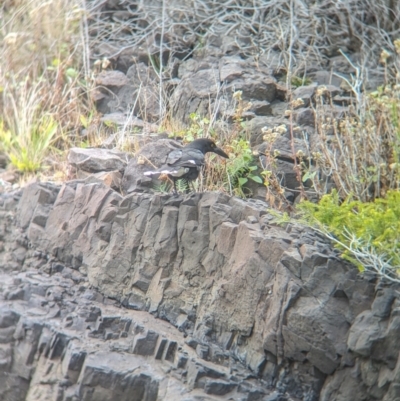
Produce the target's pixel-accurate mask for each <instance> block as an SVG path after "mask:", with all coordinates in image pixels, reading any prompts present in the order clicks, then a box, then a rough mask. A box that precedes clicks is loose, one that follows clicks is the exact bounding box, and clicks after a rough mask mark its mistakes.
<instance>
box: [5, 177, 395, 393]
mask: <svg viewBox="0 0 400 401" xmlns="http://www.w3.org/2000/svg"><path fill="white" fill-rule="evenodd" d="M3 198H4V197H3ZM16 203H18V211H17V221H18V227H19V228H18V230H17V229H16V228H13V227H15V224H14V223H13V220H11V219H14V218H15V217H14V213H13V210H14V207H15V204H16ZM2 217H3V218H2V222H3V223H2V238H1V239H2V241H3V246H2V253H1V258H2V259H1V266H2V271H3V279H2V296H1V305H2V306H1V308H0V309H1V310H2V313H3V311H4V313H3V314H2V318H1V320H0V321H1V324H0V327H1V334H2V338H3V341H2V348H1V349H2V361H3V362H2V365H1V366H3V368H2V371H3V374H2V379H1V380H2V381H3V383H5V384H6V385H5V387H3V386H1V387H2V388H6V389H11V388H12V389H15V388H18V389H19V392H20V393H21V394H22V395H23V394H27V397H36V398H27V399H45V398H38V397H39V396H37V395H34V394H36V393H35V392H36V391H37V392H38V393H37V394H41V395H40V397H42V394H45V391H49V393H48V394H50V393H51V394H54V392H55V391H57V392H58V393H59V394H61V395H60V396H59V397H60V398H58V399H60V400H72V399H75V398H73V397H78V398H77V399H82V400H92V399H98V398H97V397H98V396H99V393H98V392H99V391H101V392H102V394H107V395H104V399H112V398H113V397H114V398H115V397H121V398H120V399H125V398H124V397H127V395H126V394H128V393H129V389H132V388H141V389H142V390H140V394H142V395H141V396H140V397H141V398H140V397H139V396H138V398H137V399H138V400H142V399H143V400H152V399H157V397H158V399H160V400H161V399H165V400H168V399H171V400H175V399H176V400H178V399H187V400H189V399H195V398H194V397H195V396H196V395H199V394H203V395H202V397H214V398H215V397H216V399H221V397H222V398H223V397H228V398H230V399H234V400H256V399H269V400H272V399H276V400H289V399H300V400H304V401H306V400H307V401H311V400H314V401H316V400H324V401H328V400H329V401H339V400H340V401H347V400H350V399H351V400H354V401H358V400H371V401H372V400H384V401H392V400H395V399H396V397H399V394H398V388H399V387H398V383H399V374H398V370H399V366H400V365H399V362H398V354H399V344H398V341H397V333H398V318H397V314H398V313H397V310H398V308H399V299H398V292H396V289H395V288H394V287H393V285H388V284H385V283H382V282H379V283H377V282H375V280H374V279H373V277H370V276H368V275H363V276H360V275H359V274H358V272H357V270H356V269H355V268H354V267H352V266H350V265H348V264H346V263H345V262H343V261H342V260H340V259H338V258H337V255H336V254H335V253H334V252H333V251H332V249H331V247H330V245H329V244H328V243H327V242H326V241H325V240H324V239H323V238H321V237H319V236H317V235H316V234H315V233H312V232H310V231H309V230H306V229H303V228H300V227H296V226H292V225H290V226H287V227H286V228H281V227H279V226H276V225H275V224H273V222H272V220H271V216H270V215H269V214H268V213H267V209H266V207H265V204H263V203H261V202H257V201H243V200H240V199H237V198H231V197H229V196H227V195H224V194H220V193H197V194H192V195H187V196H185V197H183V198H182V197H173V196H169V195H150V194H138V193H132V194H129V195H127V196H126V197H122V196H121V195H119V194H118V193H116V192H115V191H113V190H112V189H110V188H109V187H107V186H105V185H103V184H100V183H92V184H85V183H84V182H82V181H72V182H68V183H66V184H64V185H63V186H62V187H57V186H53V185H50V184H33V185H31V186H29V187H27V188H26V189H25V190H24V191H23V193H22V196H21V199H20V200H18V199H13V198H12V197H10V196H8V197H5V198H4V199H3V211H2ZM7 219H9V221H7ZM32 269H34V270H33V271H32ZM4 274H5V275H4ZM112 299H113V300H115V301H111V300H112ZM156 318H158V319H156ZM35 372H37V373H35ZM40 372H42V373H40ZM44 372H47V373H46V375H48V376H46V377H47V379H45V378H43V377H42V375H43V374H44ZM166 372H167V373H166ZM163 377H165V378H164V379H162V378H163ZM46 383H47V384H46ZM46 386H47V387H46ZM132 386H133V387H132ZM136 386H138V387H136ZM50 388H51V389H50ZM101 388H104V391H103V390H101ZM46 389H47V390H46ZM7 391H9V393H3V394H14V393H15V392H16V390H15V391H14V390H13V391H12V390H7ZM163 391H166V393H163ZM168 391H171V393H170V394H174V395H171V396H168V397H169V398H168V397H167V396H163V395H162V394H169V393H168ZM174 391H176V393H174ZM178 393H180V394H186V395H181V396H177V395H176V394H178ZM206 394H208V395H206ZM22 395H21V396H20V398H17V397H16V398H6V399H18V400H19V399H21V400H22V399H24V398H23V396H22ZM7 397H10V395H8V396H7ZM146 397H147V398H146ZM152 397H153V398H152ZM163 397H164V398H163ZM174 397H175V398H174ZM218 397H219V398H218ZM268 397H270V398H268ZM274 397H275V398H274ZM214 398H210V399H214ZM203 399H207V398H203Z"/></svg>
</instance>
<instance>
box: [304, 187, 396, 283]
mask: <svg viewBox="0 0 400 401" xmlns="http://www.w3.org/2000/svg"><path fill="white" fill-rule="evenodd" d="M298 213H299V217H300V220H301V221H302V222H303V223H304V222H305V223H306V224H308V225H311V226H312V227H314V228H316V229H317V230H318V231H320V232H322V233H324V234H325V235H327V236H328V237H329V238H331V239H332V240H334V242H335V244H336V247H337V248H338V249H340V250H341V251H343V257H344V258H346V259H347V260H350V261H351V262H353V263H355V264H356V265H357V266H358V267H359V268H360V270H375V271H376V272H378V273H379V274H381V275H383V276H385V277H387V278H390V279H391V280H394V281H400V279H399V274H400V191H396V190H391V191H388V192H387V196H386V197H385V198H380V199H375V200H374V202H370V203H366V202H361V201H358V200H354V199H353V198H351V197H348V198H346V199H345V200H344V201H343V202H341V201H340V198H339V195H338V193H337V192H336V191H333V192H332V193H331V194H328V195H324V196H323V197H322V199H321V200H320V202H319V203H318V204H314V203H311V202H308V201H304V202H302V203H300V204H299V205H298Z"/></svg>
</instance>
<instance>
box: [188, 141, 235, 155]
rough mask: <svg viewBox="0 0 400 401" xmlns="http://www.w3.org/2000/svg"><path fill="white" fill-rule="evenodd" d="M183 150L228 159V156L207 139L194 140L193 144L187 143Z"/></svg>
mask: <svg viewBox="0 0 400 401" xmlns="http://www.w3.org/2000/svg"><path fill="white" fill-rule="evenodd" d="M185 148H191V149H198V150H200V151H201V152H203V154H204V155H205V154H206V153H207V152H214V153H216V154H217V155H220V156H222V157H225V158H226V159H229V156H228V155H227V154H226V153H225V152H224V151H223V150H222V149H221V148H219V147H218V146H217V145H216V144H215V142H214V141H213V140H211V139H208V138H199V139H195V140H194V141H193V142H190V143H188V144H187V145H186V146H185Z"/></svg>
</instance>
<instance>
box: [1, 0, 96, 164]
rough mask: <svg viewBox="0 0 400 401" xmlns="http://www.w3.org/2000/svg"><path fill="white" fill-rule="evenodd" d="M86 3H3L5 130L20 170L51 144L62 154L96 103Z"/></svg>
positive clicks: (15, 0)
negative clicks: (93, 101)
mask: <svg viewBox="0 0 400 401" xmlns="http://www.w3.org/2000/svg"><path fill="white" fill-rule="evenodd" d="M82 5H83V4H81V2H80V1H79V0H67V1H64V0H50V1H47V2H39V3H38V2H37V1H35V0H30V1H27V0H6V1H5V2H3V4H2V6H1V8H0V16H1V18H0V21H2V25H1V27H0V52H1V60H2V63H1V67H0V90H1V103H0V108H1V112H2V113H1V115H2V125H1V126H2V129H1V130H0V136H1V138H2V141H1V142H2V145H3V146H2V147H3V150H5V151H6V152H7V153H9V154H11V155H12V160H14V161H13V164H14V166H15V167H17V168H18V169H19V170H20V171H24V172H35V171H37V170H39V169H40V168H41V166H42V163H43V161H44V159H45V158H46V157H47V156H48V155H49V150H50V148H51V146H52V145H57V148H58V152H57V154H59V155H60V153H61V150H63V149H66V148H68V147H69V146H70V145H71V144H73V143H76V142H77V141H79V138H80V136H79V131H80V128H81V125H82V124H81V121H80V116H81V115H84V114H87V113H88V109H90V108H91V105H90V102H89V98H88V96H87V90H88V87H89V86H90V77H89V66H88V61H87V60H88V45H87V41H86V39H85V35H84V32H85V29H84V21H85V18H84V16H85V11H84V10H83V8H82ZM9 135H11V138H12V141H11V143H10V141H8V142H7V140H6V139H7V136H9ZM53 149H55V147H54V148H53ZM53 157H54V154H53Z"/></svg>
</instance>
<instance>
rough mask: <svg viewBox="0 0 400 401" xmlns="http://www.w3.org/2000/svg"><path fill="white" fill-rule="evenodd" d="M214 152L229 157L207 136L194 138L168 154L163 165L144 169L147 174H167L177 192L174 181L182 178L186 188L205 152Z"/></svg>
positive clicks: (196, 173) (195, 176)
mask: <svg viewBox="0 0 400 401" xmlns="http://www.w3.org/2000/svg"><path fill="white" fill-rule="evenodd" d="M208 152H214V153H216V154H217V155H220V156H222V157H225V158H226V159H229V156H228V155H227V154H226V153H225V152H224V151H223V150H222V149H221V148H219V147H217V145H216V144H215V142H214V141H212V140H211V139H208V138H200V139H195V140H194V141H193V142H190V143H188V144H187V145H186V146H184V147H183V148H182V149H175V150H173V151H172V152H170V153H169V154H168V157H167V162H166V164H165V165H164V166H162V167H160V168H159V169H158V170H155V171H146V172H145V173H144V174H145V175H147V176H151V175H160V174H167V175H168V177H169V178H170V179H171V180H172V181H173V183H174V193H175V194H177V193H178V191H177V190H176V182H177V181H178V180H184V181H185V182H186V186H187V188H189V181H193V180H195V179H196V178H197V177H198V176H199V173H200V171H201V169H202V168H203V166H204V165H205V157H204V156H205V154H206V153H208Z"/></svg>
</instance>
